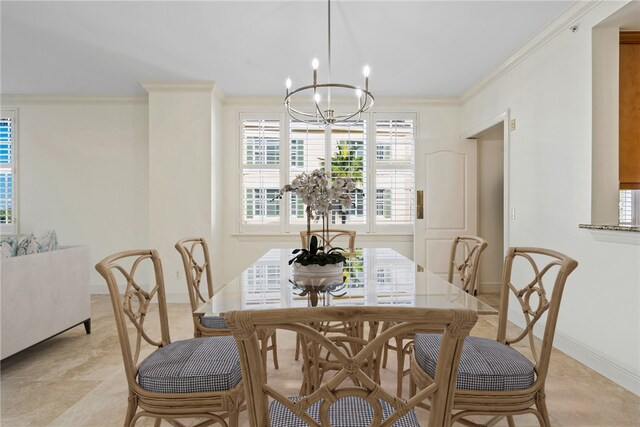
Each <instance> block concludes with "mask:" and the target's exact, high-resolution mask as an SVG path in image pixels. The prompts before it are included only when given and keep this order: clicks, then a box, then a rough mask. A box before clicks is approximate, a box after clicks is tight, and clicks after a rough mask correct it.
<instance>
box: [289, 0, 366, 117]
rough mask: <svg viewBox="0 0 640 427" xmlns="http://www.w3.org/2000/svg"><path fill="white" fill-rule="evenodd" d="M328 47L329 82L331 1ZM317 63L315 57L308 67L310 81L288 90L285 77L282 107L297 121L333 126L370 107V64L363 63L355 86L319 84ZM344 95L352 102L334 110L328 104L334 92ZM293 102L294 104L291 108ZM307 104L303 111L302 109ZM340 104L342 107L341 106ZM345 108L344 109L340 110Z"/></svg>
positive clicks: (329, 70)
mask: <svg viewBox="0 0 640 427" xmlns="http://www.w3.org/2000/svg"><path fill="white" fill-rule="evenodd" d="M327 27H328V30H327V47H328V62H329V63H328V67H327V68H328V72H327V80H328V81H329V82H331V0H328V1H327ZM319 66H320V63H319V61H318V58H313V61H312V62H311V68H312V69H313V83H312V84H310V85H307V86H301V87H298V88H297V89H293V90H292V89H291V83H292V82H291V79H289V78H288V79H287V80H286V83H285V86H286V96H285V98H284V106H285V109H286V110H287V113H288V114H289V115H290V116H291V118H293V119H294V120H296V121H300V122H306V123H311V124H324V125H332V124H334V123H335V122H339V121H346V120H350V119H353V118H355V119H356V120H358V119H360V115H361V114H362V113H364V112H365V111H367V110H369V109H370V108H371V107H372V106H373V102H374V98H373V95H372V94H371V92H369V72H370V69H369V66H368V65H365V66H364V68H363V70H362V73H363V75H364V86H363V87H360V86H354V85H351V84H346V83H318V68H319ZM345 93H346V94H347V98H348V99H352V100H353V101H352V103H349V104H351V105H348V106H346V107H344V108H345V109H344V110H343V109H342V108H341V109H340V112H336V110H334V106H333V105H332V104H331V96H332V95H334V96H335V95H336V94H340V95H343V94H345ZM294 104H295V107H294ZM305 107H306V110H305ZM341 107H342V106H341ZM343 111H345V112H343Z"/></svg>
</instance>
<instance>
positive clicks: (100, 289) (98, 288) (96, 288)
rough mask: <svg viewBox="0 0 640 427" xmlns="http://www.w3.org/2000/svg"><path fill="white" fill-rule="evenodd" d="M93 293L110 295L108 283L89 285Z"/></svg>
mask: <svg viewBox="0 0 640 427" xmlns="http://www.w3.org/2000/svg"><path fill="white" fill-rule="evenodd" d="M89 292H90V293H91V295H109V289H107V285H89Z"/></svg>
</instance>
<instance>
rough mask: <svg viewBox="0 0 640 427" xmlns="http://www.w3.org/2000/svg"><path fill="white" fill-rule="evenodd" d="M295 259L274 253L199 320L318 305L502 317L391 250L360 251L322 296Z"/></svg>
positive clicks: (220, 294) (205, 308) (228, 287)
mask: <svg viewBox="0 0 640 427" xmlns="http://www.w3.org/2000/svg"><path fill="white" fill-rule="evenodd" d="M292 257H293V255H292V249H288V248H273V249H270V250H268V251H267V252H266V253H265V254H264V255H262V256H261V257H260V258H259V259H258V260H257V261H255V262H254V263H253V264H251V265H250V266H249V267H248V268H247V269H245V270H244V271H243V272H242V273H240V274H239V275H238V276H237V277H235V278H234V279H233V280H231V281H230V282H228V283H227V284H225V285H224V286H222V287H220V288H219V289H217V290H216V291H215V292H214V296H213V297H212V298H210V299H209V300H207V301H206V302H205V303H203V304H202V305H201V306H200V307H198V309H197V310H196V311H195V312H194V314H195V315H196V316H207V317H208V316H222V315H224V313H226V312H229V311H235V310H264V309H274V308H292V307H308V306H312V305H318V306H323V305H333V306H336V305H351V306H402V307H422V308H461V309H469V310H473V311H475V312H477V313H478V314H479V315H496V314H498V312H497V310H496V309H494V308H493V307H491V306H490V305H488V304H486V303H484V302H482V301H480V300H479V299H478V298H476V297H474V296H473V295H471V294H469V293H467V292H465V291H464V290H462V289H461V288H459V287H457V286H455V285H453V284H451V283H449V282H448V281H447V280H446V279H444V278H443V277H442V276H441V275H438V274H436V273H434V272H431V271H429V270H427V269H425V268H423V267H422V266H420V265H418V264H417V263H415V262H414V261H412V260H410V259H409V258H407V257H405V256H404V255H402V254H400V253H398V252H397V251H395V250H394V249H391V248H358V249H356V250H355V251H354V253H353V254H352V255H351V256H350V257H348V258H347V260H346V261H345V263H344V267H343V275H342V278H341V280H340V282H341V283H338V282H336V281H335V280H333V281H332V282H331V283H326V284H323V286H320V287H319V288H322V291H320V292H314V291H313V288H314V286H313V285H314V284H313V283H310V282H309V281H308V280H306V279H305V280H297V279H296V276H295V274H294V270H293V266H291V265H290V264H289V260H290V259H291V258H292ZM310 285H311V286H310ZM314 293H315V295H314ZM314 302H315V303H314Z"/></svg>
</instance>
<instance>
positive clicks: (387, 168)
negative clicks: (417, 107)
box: [375, 119, 415, 225]
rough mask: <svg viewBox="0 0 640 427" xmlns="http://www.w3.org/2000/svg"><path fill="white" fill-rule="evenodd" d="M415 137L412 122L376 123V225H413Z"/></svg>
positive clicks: (409, 120) (391, 120) (380, 121)
mask: <svg viewBox="0 0 640 427" xmlns="http://www.w3.org/2000/svg"><path fill="white" fill-rule="evenodd" d="M414 135H415V129H414V120H412V119H399V120H398V119H388V120H376V121H375V144H376V149H375V153H376V162H375V164H376V173H375V197H376V203H375V207H376V208H375V211H376V212H375V220H376V224H380V225H411V224H413V220H414V214H413V212H414V194H415V174H414V168H415V162H414V153H415V137H414Z"/></svg>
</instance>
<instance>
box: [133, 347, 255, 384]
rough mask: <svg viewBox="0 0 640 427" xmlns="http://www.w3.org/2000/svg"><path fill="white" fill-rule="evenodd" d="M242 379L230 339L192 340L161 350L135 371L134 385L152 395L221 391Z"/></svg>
mask: <svg viewBox="0 0 640 427" xmlns="http://www.w3.org/2000/svg"><path fill="white" fill-rule="evenodd" d="M241 379H242V373H241V369H240V358H239V357H238V348H237V346H236V342H235V340H234V339H233V337H232V336H221V337H208V338H192V339H189V340H184V341H177V342H174V343H171V344H169V345H167V346H166V347H161V348H159V349H158V350H156V351H155V352H154V353H153V354H152V355H151V356H149V357H147V358H146V359H145V360H144V361H143V362H142V363H141V364H140V369H139V371H138V383H139V384H140V386H141V387H142V388H143V389H145V390H148V391H153V392H156V393H199V392H211V391H225V390H231V389H232V388H234V387H235V386H236V385H237V384H238V383H239V382H240V380H241Z"/></svg>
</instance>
